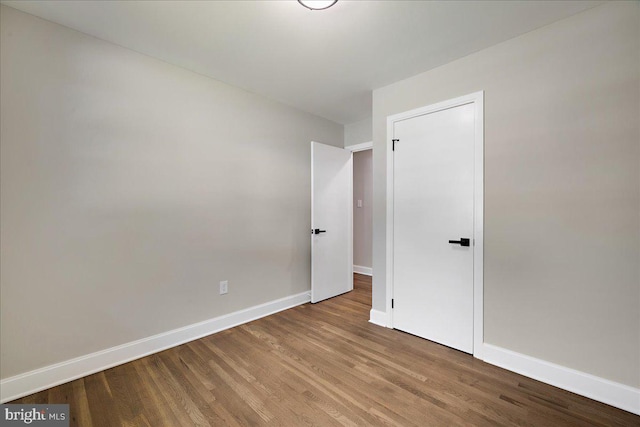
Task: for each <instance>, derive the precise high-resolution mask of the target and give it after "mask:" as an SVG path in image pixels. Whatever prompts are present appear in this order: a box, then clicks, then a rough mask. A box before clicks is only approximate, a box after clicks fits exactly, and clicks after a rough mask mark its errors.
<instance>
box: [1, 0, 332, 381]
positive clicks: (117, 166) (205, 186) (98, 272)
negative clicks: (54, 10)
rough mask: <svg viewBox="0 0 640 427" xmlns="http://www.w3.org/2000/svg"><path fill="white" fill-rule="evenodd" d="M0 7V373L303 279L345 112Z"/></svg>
mask: <svg viewBox="0 0 640 427" xmlns="http://www.w3.org/2000/svg"><path fill="white" fill-rule="evenodd" d="M0 13H1V15H2V21H1V25H0V28H1V38H2V44H1V57H0V64H1V67H2V68H1V79H2V80H1V83H0V84H1V86H2V91H1V92H2V95H1V108H2V129H1V135H0V141H1V145H0V150H1V153H0V155H1V162H2V163H1V168H0V170H1V177H0V178H1V179H0V182H1V190H0V194H1V203H0V206H1V212H0V215H1V219H2V222H1V235H2V239H1V248H0V249H1V259H0V262H1V268H0V272H1V276H0V279H1V321H0V325H1V331H0V332H1V333H0V336H1V343H0V344H1V357H0V359H1V361H2V362H1V367H0V370H1V376H2V378H7V377H10V376H13V375H15V374H18V373H22V372H25V371H29V370H32V369H35V368H39V367H42V366H45V365H49V364H52V363H55V362H60V361H63V360H66V359H70V358H73V357H77V356H81V355H84V354H87V353H91V352H94V351H97V350H102V349H105V348H108V347H111V346H115V345H119V344H123V343H126V342H129V341H132V340H136V339H140V338H143V337H147V336H150V335H153V334H157V333H160V332H163V331H167V330H170V329H174V328H178V327H181V326H185V325H189V324H192V323H194V322H198V321H202V320H205V319H209V318H212V317H216V316H220V315H223V314H226V313H229V312H233V311H236V310H239V309H243V308H246V307H249V306H253V305H255V304H260V303H264V302H266V301H271V300H274V299H277V298H282V297H286V296H288V295H293V294H297V293H300V292H304V291H307V290H309V288H310V241H309V229H310V226H311V224H310V160H309V159H310V141H311V140H316V141H321V142H324V143H328V144H332V145H336V146H339V147H342V146H343V131H344V129H343V126H342V125H338V124H336V123H333V122H330V121H327V120H325V119H321V118H318V117H315V116H312V115H310V114H307V113H303V112H300V111H298V110H295V109H293V108H290V107H287V106H285V105H282V104H279V103H276V102H273V101H270V100H267V99H265V98H261V97H258V96H256V95H253V94H251V93H248V92H245V91H242V90H240V89H236V88H233V87H230V86H227V85H225V84H222V83H220V82H217V81H215V80H212V79H209V78H206V77H203V76H201V75H198V74H195V73H192V72H189V71H186V70H183V69H180V68H177V67H175V66H172V65H168V64H166V63H164V62H162V61H158V60H155V59H152V58H150V57H147V56H144V55H141V54H138V53H135V52H133V51H129V50H127V49H124V48H121V47H118V46H115V45H112V44H109V43H106V42H103V41H100V40H98V39H95V38H93V37H89V36H86V35H83V34H81V33H78V32H75V31H72V30H69V29H66V28H64V27H61V26H59V25H56V24H52V23H49V22H46V21H43V20H40V19H38V18H34V17H32V16H29V15H26V14H24V13H21V12H17V11H15V10H13V9H10V8H7V7H5V6H2V8H1V12H0ZM225 279H226V280H229V294H228V295H225V296H220V295H218V282H219V281H220V280H225Z"/></svg>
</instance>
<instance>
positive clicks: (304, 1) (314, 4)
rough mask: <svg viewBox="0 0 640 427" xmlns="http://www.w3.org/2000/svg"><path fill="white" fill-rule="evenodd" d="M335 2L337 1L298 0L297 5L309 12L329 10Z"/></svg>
mask: <svg viewBox="0 0 640 427" xmlns="http://www.w3.org/2000/svg"><path fill="white" fill-rule="evenodd" d="M337 2H338V0H298V3H300V4H301V5H303V6H304V7H306V8H307V9H310V10H324V9H329V8H330V7H331V6H333V5H334V4H336V3H337Z"/></svg>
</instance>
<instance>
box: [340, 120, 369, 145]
mask: <svg viewBox="0 0 640 427" xmlns="http://www.w3.org/2000/svg"><path fill="white" fill-rule="evenodd" d="M372 132H373V123H372V119H371V117H369V118H367V119H364V120H360V121H359V122H355V123H350V124H348V125H344V146H345V147H348V146H350V145H356V144H362V143H364V142H371V141H372V140H373V135H372Z"/></svg>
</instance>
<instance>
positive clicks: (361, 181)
mask: <svg viewBox="0 0 640 427" xmlns="http://www.w3.org/2000/svg"><path fill="white" fill-rule="evenodd" d="M345 149H347V150H350V151H351V152H353V272H354V286H355V287H359V288H361V290H366V292H367V293H368V301H369V304H370V300H371V278H372V275H373V268H372V265H373V264H372V254H373V220H372V218H373V143H372V142H366V143H363V144H358V145H352V146H347V147H345ZM369 308H371V307H369Z"/></svg>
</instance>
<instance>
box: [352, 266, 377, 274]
mask: <svg viewBox="0 0 640 427" xmlns="http://www.w3.org/2000/svg"><path fill="white" fill-rule="evenodd" d="M353 272H354V273H358V274H364V275H365V276H373V269H372V268H371V267H363V266H361V265H354V266H353Z"/></svg>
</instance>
